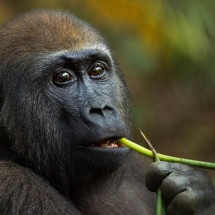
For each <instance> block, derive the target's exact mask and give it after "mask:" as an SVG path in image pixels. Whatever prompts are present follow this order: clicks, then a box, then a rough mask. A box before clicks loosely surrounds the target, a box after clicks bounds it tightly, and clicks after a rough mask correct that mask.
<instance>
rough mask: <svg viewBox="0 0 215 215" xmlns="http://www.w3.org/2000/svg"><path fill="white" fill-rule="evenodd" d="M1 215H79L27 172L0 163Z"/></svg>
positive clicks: (11, 164) (44, 183)
mask: <svg viewBox="0 0 215 215" xmlns="http://www.w3.org/2000/svg"><path fill="white" fill-rule="evenodd" d="M0 211H1V213H2V212H3V214H23V215H25V214H46V215H49V214H50V215H57V214H65V215H66V214H75V215H78V214H80V213H79V212H78V211H77V210H76V209H75V207H74V206H73V205H72V204H71V203H70V202H68V201H67V200H66V199H64V197H63V196H61V195H60V194H59V193H58V192H57V191H55V190H54V189H53V188H51V187H50V186H49V185H48V183H46V182H45V181H43V180H42V179H41V178H40V177H38V176H37V175H35V174H34V173H33V172H31V171H30V170H29V169H26V168H23V167H21V166H19V165H17V164H15V163H13V162H10V161H1V162H0Z"/></svg>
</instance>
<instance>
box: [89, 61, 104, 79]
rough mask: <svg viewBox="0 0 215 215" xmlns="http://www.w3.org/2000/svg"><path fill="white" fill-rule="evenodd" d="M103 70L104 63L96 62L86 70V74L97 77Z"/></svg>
mask: <svg viewBox="0 0 215 215" xmlns="http://www.w3.org/2000/svg"><path fill="white" fill-rule="evenodd" d="M104 72H105V65H103V64H102V63H96V64H94V65H93V66H92V67H90V69H89V70H88V75H89V77H90V78H99V77H102V75H103V74H104Z"/></svg>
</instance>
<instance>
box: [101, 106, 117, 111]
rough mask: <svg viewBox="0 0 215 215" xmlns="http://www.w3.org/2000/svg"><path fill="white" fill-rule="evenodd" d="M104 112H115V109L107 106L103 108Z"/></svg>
mask: <svg viewBox="0 0 215 215" xmlns="http://www.w3.org/2000/svg"><path fill="white" fill-rule="evenodd" d="M103 111H115V109H114V108H113V107H111V106H108V105H105V106H104V107H103Z"/></svg>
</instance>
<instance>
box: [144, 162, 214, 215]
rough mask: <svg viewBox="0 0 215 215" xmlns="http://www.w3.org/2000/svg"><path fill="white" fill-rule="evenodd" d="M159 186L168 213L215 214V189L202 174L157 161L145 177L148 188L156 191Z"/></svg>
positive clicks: (181, 166) (180, 166)
mask: <svg viewBox="0 0 215 215" xmlns="http://www.w3.org/2000/svg"><path fill="white" fill-rule="evenodd" d="M159 185H161V190H162V194H163V198H164V201H165V203H166V206H167V212H168V214H174V215H177V214H183V215H185V214H199V215H200V214H201V215H212V214H215V189H214V186H213V184H212V182H211V181H210V180H209V179H208V178H207V177H206V176H205V175H204V174H203V173H202V172H199V171H195V170H194V169H193V168H191V167H189V166H186V165H182V164H174V163H168V162H156V163H153V164H151V166H150V168H149V170H148V172H147V174H146V186H147V187H148V188H149V190H151V191H156V190H157V188H158V186H159Z"/></svg>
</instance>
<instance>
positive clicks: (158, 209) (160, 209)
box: [139, 129, 166, 215]
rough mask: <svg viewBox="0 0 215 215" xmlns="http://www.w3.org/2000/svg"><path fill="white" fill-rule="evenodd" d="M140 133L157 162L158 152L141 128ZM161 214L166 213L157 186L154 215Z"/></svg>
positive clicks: (159, 189) (160, 192)
mask: <svg viewBox="0 0 215 215" xmlns="http://www.w3.org/2000/svg"><path fill="white" fill-rule="evenodd" d="M139 130H140V129H139ZM140 134H141V135H142V137H143V139H144V141H145V142H146V144H147V146H148V148H149V149H150V150H151V151H152V153H153V159H154V161H156V162H159V161H160V159H159V157H158V153H157V152H156V150H155V148H154V147H153V145H152V144H151V142H150V141H149V140H148V139H147V138H146V136H145V135H144V133H143V132H142V131H141V130H140ZM162 214H163V215H164V214H166V209H165V207H164V204H163V199H162V191H161V188H160V186H159V187H158V189H157V205H156V215H162Z"/></svg>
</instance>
